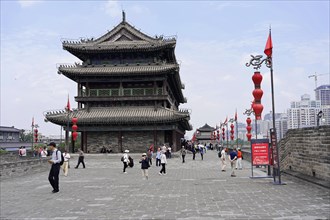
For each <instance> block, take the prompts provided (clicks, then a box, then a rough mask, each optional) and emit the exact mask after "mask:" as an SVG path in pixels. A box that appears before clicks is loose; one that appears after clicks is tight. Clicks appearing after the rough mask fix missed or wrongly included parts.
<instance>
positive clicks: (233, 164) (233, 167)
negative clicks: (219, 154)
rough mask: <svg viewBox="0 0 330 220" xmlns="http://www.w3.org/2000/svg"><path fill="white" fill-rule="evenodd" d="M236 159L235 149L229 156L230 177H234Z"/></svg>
mask: <svg viewBox="0 0 330 220" xmlns="http://www.w3.org/2000/svg"><path fill="white" fill-rule="evenodd" d="M236 159H237V153H236V148H234V150H233V151H232V152H230V154H229V161H230V166H231V174H230V176H232V177H235V176H236V174H235V163H236Z"/></svg>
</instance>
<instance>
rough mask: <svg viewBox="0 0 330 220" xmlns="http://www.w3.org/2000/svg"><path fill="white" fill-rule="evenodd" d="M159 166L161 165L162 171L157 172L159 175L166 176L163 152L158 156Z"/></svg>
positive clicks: (165, 161)
mask: <svg viewBox="0 0 330 220" xmlns="http://www.w3.org/2000/svg"><path fill="white" fill-rule="evenodd" d="M160 164H161V165H162V169H161V170H160V171H159V175H163V173H164V175H166V164H167V160H166V156H165V151H162V154H161V156H160Z"/></svg>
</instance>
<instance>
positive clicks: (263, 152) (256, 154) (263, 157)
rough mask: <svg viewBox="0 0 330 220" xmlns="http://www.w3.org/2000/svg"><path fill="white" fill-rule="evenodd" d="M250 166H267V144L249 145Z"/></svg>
mask: <svg viewBox="0 0 330 220" xmlns="http://www.w3.org/2000/svg"><path fill="white" fill-rule="evenodd" d="M251 149H252V150H251V153H252V165H253V166H256V165H269V144H268V141H267V142H259V143H258V142H257V143H251Z"/></svg>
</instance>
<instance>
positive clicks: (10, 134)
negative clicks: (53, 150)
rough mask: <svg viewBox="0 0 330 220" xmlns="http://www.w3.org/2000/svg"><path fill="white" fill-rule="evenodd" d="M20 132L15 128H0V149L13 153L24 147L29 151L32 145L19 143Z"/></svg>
mask: <svg viewBox="0 0 330 220" xmlns="http://www.w3.org/2000/svg"><path fill="white" fill-rule="evenodd" d="M22 132H23V130H22V129H18V128H15V127H14V126H12V127H6V126H0V148H1V149H5V150H8V151H13V150H18V149H19V148H20V147H22V146H24V147H25V148H27V149H31V145H32V143H29V142H21V141H20V134H21V133H22Z"/></svg>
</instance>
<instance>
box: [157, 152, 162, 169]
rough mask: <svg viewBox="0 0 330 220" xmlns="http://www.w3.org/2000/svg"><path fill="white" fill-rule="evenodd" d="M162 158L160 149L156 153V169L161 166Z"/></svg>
mask: <svg viewBox="0 0 330 220" xmlns="http://www.w3.org/2000/svg"><path fill="white" fill-rule="evenodd" d="M160 156H161V151H160V148H158V149H157V153H156V167H158V166H160Z"/></svg>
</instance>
